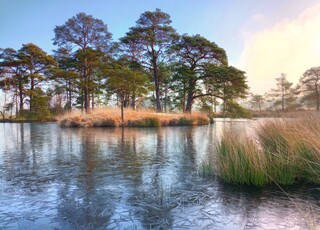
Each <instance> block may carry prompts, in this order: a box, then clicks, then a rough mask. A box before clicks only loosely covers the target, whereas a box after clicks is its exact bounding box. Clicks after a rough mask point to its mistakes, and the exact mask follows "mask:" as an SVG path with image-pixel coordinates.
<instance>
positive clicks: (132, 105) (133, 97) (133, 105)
mask: <svg viewBox="0 0 320 230" xmlns="http://www.w3.org/2000/svg"><path fill="white" fill-rule="evenodd" d="M131 100H132V103H131V107H132V109H133V110H136V94H135V93H133V94H132V98H131Z"/></svg>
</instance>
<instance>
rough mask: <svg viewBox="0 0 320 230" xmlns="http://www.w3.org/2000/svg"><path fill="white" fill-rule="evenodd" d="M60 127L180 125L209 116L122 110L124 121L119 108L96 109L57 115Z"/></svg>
mask: <svg viewBox="0 0 320 230" xmlns="http://www.w3.org/2000/svg"><path fill="white" fill-rule="evenodd" d="M57 120H58V121H59V122H60V124H61V126H62V127H118V126H129V127H160V126H178V125H179V126H181V125H206V124H208V123H209V118H208V117H207V116H206V115H205V114H200V113H199V114H198V113H194V114H192V115H186V114H166V113H155V112H150V111H133V110H125V111H124V122H122V120H121V114H120V110H117V109H96V110H94V111H92V112H91V113H90V114H84V113H81V112H72V113H68V114H65V115H63V116H60V117H57Z"/></svg>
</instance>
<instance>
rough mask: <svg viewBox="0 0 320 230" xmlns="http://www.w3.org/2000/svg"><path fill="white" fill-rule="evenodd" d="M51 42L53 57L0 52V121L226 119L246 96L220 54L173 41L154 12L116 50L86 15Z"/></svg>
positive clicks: (164, 17)
mask: <svg viewBox="0 0 320 230" xmlns="http://www.w3.org/2000/svg"><path fill="white" fill-rule="evenodd" d="M54 34H55V36H54V38H53V44H54V45H56V47H57V48H56V50H54V51H53V54H52V55H49V54H47V53H46V52H44V51H43V50H42V49H41V48H40V47H38V46H37V45H35V44H32V43H27V44H23V45H22V47H21V49H19V50H14V49H12V48H5V49H1V50H0V87H1V89H2V90H3V91H4V95H5V100H4V106H3V111H2V112H3V113H5V112H7V113H10V114H11V115H12V114H13V112H14V114H15V115H16V116H17V117H28V118H44V117H48V116H50V114H59V113H63V112H65V111H69V110H72V109H74V108H79V109H81V110H83V111H85V112H90V111H91V110H92V109H94V108H95V107H100V106H104V105H107V104H108V103H109V104H110V103H112V102H113V103H114V104H116V105H118V106H119V107H121V108H128V107H131V108H132V109H136V108H137V107H138V106H140V107H141V106H145V107H152V108H154V109H155V110H156V111H157V112H167V111H169V110H173V109H175V110H180V111H183V112H185V113H191V112H192V110H193V108H195V104H197V105H198V108H199V109H202V110H206V111H211V112H213V111H214V110H215V108H216V106H217V105H219V104H221V106H222V110H223V112H226V113H227V112H228V111H237V110H238V109H241V106H240V105H239V104H238V103H237V100H238V99H240V98H245V97H246V96H247V95H248V85H247V82H246V76H245V72H243V71H241V70H239V69H237V68H235V67H232V66H229V65H228V60H227V55H226V52H225V50H224V49H222V48H221V47H219V46H218V45H217V44H216V43H214V42H212V41H209V40H208V39H206V38H204V37H202V36H200V35H188V34H182V35H179V34H178V33H177V32H176V30H175V29H174V28H173V27H172V26H171V19H170V15H169V14H167V13H165V12H163V11H161V10H160V9H156V10H155V11H153V12H150V11H147V12H144V13H142V14H141V15H140V17H139V18H138V20H137V21H136V24H135V25H134V26H133V27H131V28H130V29H129V31H128V32H127V33H126V34H125V36H124V37H122V38H120V39H119V41H117V42H115V41H113V40H112V34H111V33H110V32H109V30H108V27H107V25H106V24H105V23H104V22H103V21H102V20H100V19H96V18H94V17H93V16H91V15H87V14H85V13H78V14H77V15H75V16H74V17H72V18H70V19H68V20H67V21H66V22H65V23H64V24H63V25H61V26H56V27H55V28H54ZM301 90H302V88H301ZM306 90H307V89H306ZM306 100H307V98H306ZM0 110H1V109H0ZM13 110H15V111H13Z"/></svg>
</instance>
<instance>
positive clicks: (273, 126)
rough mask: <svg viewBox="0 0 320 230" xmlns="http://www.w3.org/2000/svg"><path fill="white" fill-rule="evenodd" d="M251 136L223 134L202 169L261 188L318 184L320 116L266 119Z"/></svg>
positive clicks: (307, 115)
mask: <svg viewBox="0 0 320 230" xmlns="http://www.w3.org/2000/svg"><path fill="white" fill-rule="evenodd" d="M253 130H255V132H254V133H253V134H250V135H247V134H242V135H241V134H239V133H226V134H225V135H224V136H223V138H222V140H221V142H220V143H219V144H218V146H217V149H216V151H215V152H213V153H212V155H215V156H216V157H215V159H214V161H212V159H213V157H212V156H211V157H210V158H208V159H211V160H210V163H209V164H208V162H206V163H205V164H204V165H205V167H208V166H210V165H211V167H212V168H214V170H208V169H207V170H206V171H214V172H215V173H216V174H218V175H219V176H220V177H221V178H222V179H223V180H225V181H227V182H231V183H238V184H251V185H256V186H263V185H265V184H268V183H276V184H282V185H285V184H292V183H295V182H298V181H302V182H311V183H317V184H319V183H320V116H319V115H318V114H304V116H300V117H298V118H283V119H267V120H265V121H262V122H258V124H257V126H255V128H254V129H253Z"/></svg>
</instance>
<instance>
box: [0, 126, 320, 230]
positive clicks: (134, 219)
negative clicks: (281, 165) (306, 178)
mask: <svg viewBox="0 0 320 230" xmlns="http://www.w3.org/2000/svg"><path fill="white" fill-rule="evenodd" d="M0 125H1V129H2V130H4V132H0V172H1V177H0V183H1V190H0V228H5V229H19V228H22V229H25V228H27V229H44V228H46V229H47V228H56V229H75V228H76V229H124V228H133V229H143V228H145V229H149V228H156V229H176V228H186V229H199V228H201V229H270V228H273V229H288V228H296V229H304V228H306V227H309V225H310V224H314V225H315V226H319V225H318V224H319V222H318V221H319V220H318V216H319V214H320V210H319V209H320V208H319V206H320V205H319V195H318V194H319V193H318V188H317V187H315V186H314V187H312V186H311V187H310V186H309V187H306V186H301V187H299V188H297V187H294V188H287V194H285V193H283V192H282V191H280V190H279V189H278V188H276V187H270V188H266V189H264V190H255V189H253V188H248V187H247V188H243V187H237V186H229V185H225V184H223V183H221V182H219V181H218V180H216V179H214V178H213V179H212V180H207V179H203V178H201V175H199V173H198V169H199V166H200V164H201V161H202V159H203V158H204V157H205V155H206V154H207V153H208V152H209V151H213V150H212V149H213V146H214V144H215V142H216V141H217V139H218V138H219V137H220V135H221V132H222V130H223V129H224V128H228V129H239V127H241V125H239V124H238V123H234V124H233V123H230V122H220V123H217V124H216V125H213V126H203V127H173V128H169V127H167V128H161V129H152V128H145V129H135V128H125V129H121V128H116V129H102V128H91V129H90V128H88V129H61V128H60V127H58V126H57V125H56V124H36V123H34V124H0ZM223 126H224V128H223ZM311 214H312V215H311ZM308 224H309V225H308Z"/></svg>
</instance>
